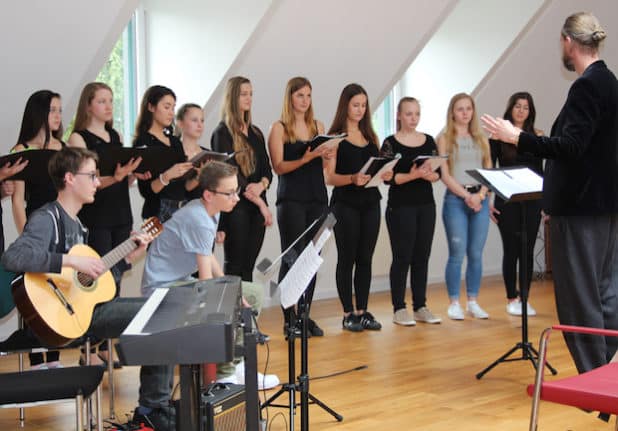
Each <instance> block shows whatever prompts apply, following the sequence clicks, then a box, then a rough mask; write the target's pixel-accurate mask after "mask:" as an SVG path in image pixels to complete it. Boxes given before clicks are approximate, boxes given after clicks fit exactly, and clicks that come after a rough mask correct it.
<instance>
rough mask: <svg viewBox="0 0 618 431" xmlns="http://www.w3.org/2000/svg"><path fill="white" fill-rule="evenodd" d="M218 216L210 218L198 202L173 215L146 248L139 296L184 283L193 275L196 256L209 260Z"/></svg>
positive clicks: (195, 267)
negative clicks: (175, 283) (164, 286)
mask: <svg viewBox="0 0 618 431" xmlns="http://www.w3.org/2000/svg"><path fill="white" fill-rule="evenodd" d="M218 222H219V214H216V215H215V216H214V217H211V216H209V215H208V213H207V212H206V208H205V207H204V204H203V203H202V201H201V200H200V199H194V200H192V201H191V202H189V203H188V204H187V205H185V206H183V207H182V208H180V209H179V210H178V211H176V212H175V213H174V215H173V216H172V218H171V219H169V220H168V221H167V222H166V223H165V224H164V225H163V232H161V235H159V236H158V237H157V238H156V239H155V240H154V241H153V242H152V244H151V245H150V248H149V249H148V255H147V256H146V264H145V266H144V275H143V277H142V293H144V294H148V293H150V292H149V290H150V289H152V288H155V287H158V286H161V285H163V284H166V283H171V282H175V281H183V280H187V279H189V278H190V277H191V274H193V273H194V272H195V271H197V255H198V254H199V255H203V256H210V255H211V254H212V248H213V244H214V240H215V235H216V233H217V225H218Z"/></svg>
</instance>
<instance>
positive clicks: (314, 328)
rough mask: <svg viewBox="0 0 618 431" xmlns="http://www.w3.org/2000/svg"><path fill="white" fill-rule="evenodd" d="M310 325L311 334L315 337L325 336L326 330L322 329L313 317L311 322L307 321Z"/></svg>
mask: <svg viewBox="0 0 618 431" xmlns="http://www.w3.org/2000/svg"><path fill="white" fill-rule="evenodd" d="M307 323H308V325H309V333H310V334H311V335H313V336H314V337H323V336H324V331H323V330H322V328H320V327H319V326H318V324H317V323H315V320H313V319H309V322H307Z"/></svg>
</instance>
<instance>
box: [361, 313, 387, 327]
mask: <svg viewBox="0 0 618 431" xmlns="http://www.w3.org/2000/svg"><path fill="white" fill-rule="evenodd" d="M359 317H360V324H361V325H362V327H363V329H369V330H370V331H379V330H380V329H382V324H381V323H380V322H378V321H377V320H376V318H375V317H373V314H371V313H370V312H368V311H365V312H364V313H363V314H361V315H360V316H359Z"/></svg>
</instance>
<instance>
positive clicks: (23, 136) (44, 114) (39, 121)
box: [17, 90, 62, 148]
mask: <svg viewBox="0 0 618 431" xmlns="http://www.w3.org/2000/svg"><path fill="white" fill-rule="evenodd" d="M56 98H58V99H60V94H58V93H54V92H53V91H51V90H39V91H36V92H34V93H32V94H31V95H30V97H29V98H28V101H27V102H26V107H25V108H24V116H23V117H22V120H21V128H20V129H19V137H18V138H17V145H22V146H25V144H26V142H29V141H31V140H32V139H34V138H35V137H36V136H37V135H38V134H39V132H40V131H41V129H44V130H45V143H44V144H43V148H47V145H48V144H49V140H50V139H51V137H52V136H53V137H54V138H56V139H58V140H60V139H61V138H62V123H60V128H58V130H55V131H53V132H52V131H51V130H50V129H49V111H50V106H51V101H52V99H56Z"/></svg>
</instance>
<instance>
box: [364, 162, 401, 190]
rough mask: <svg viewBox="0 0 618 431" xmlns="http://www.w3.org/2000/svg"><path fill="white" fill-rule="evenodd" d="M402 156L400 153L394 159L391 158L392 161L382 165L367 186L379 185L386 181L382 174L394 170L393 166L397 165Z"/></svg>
mask: <svg viewBox="0 0 618 431" xmlns="http://www.w3.org/2000/svg"><path fill="white" fill-rule="evenodd" d="M400 158H401V155H399V157H397V158H394V159H393V160H391V161H390V162H388V163H386V164H385V165H384V166H382V168H381V169H380V170H379V171H378V172H376V174H375V175H374V176H373V177H371V179H370V180H369V182H368V183H367V184H365V188H369V187H378V186H379V185H380V184H382V183H383V182H384V180H382V174H383V173H384V172H386V171H391V170H393V168H394V167H395V165H396V164H397V162H398V161H399V159H400Z"/></svg>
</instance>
